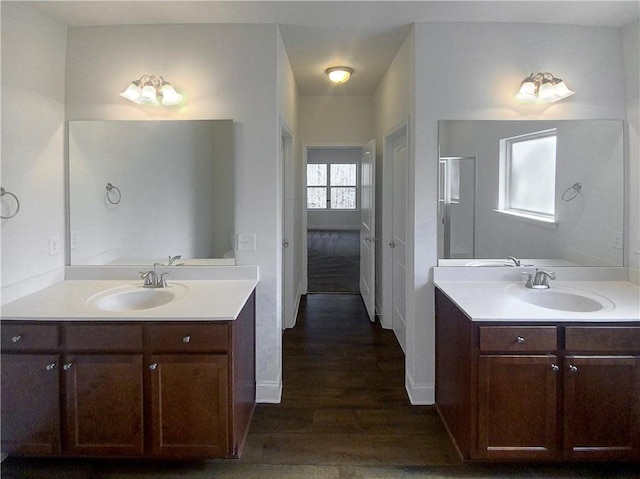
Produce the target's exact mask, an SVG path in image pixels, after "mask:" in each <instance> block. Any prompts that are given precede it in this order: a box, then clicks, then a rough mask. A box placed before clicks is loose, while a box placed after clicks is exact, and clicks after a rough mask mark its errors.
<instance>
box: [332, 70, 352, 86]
mask: <svg viewBox="0 0 640 479" xmlns="http://www.w3.org/2000/svg"><path fill="white" fill-rule="evenodd" d="M325 73H326V74H327V76H328V77H329V80H331V81H332V82H333V83H336V84H338V85H339V84H340V83H346V82H348V81H349V78H351V74H352V73H353V68H349V67H331V68H327V69H326V70H325Z"/></svg>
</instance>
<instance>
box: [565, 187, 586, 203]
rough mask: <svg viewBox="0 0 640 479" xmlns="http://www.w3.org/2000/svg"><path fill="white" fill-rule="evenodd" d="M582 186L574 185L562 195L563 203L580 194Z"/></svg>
mask: <svg viewBox="0 0 640 479" xmlns="http://www.w3.org/2000/svg"><path fill="white" fill-rule="evenodd" d="M581 189H582V185H581V184H580V183H574V184H573V185H571V186H570V187H569V188H567V189H566V190H564V193H562V201H571V200H572V199H574V198H575V197H576V196H578V195H579V194H580V190H581Z"/></svg>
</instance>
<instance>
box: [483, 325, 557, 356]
mask: <svg viewBox="0 0 640 479" xmlns="http://www.w3.org/2000/svg"><path fill="white" fill-rule="evenodd" d="M557 346H558V340H557V328H556V327H555V326H482V327H480V351H483V352H486V351H507V352H513V351H529V352H531V351H533V352H535V351H555V350H556V349H557Z"/></svg>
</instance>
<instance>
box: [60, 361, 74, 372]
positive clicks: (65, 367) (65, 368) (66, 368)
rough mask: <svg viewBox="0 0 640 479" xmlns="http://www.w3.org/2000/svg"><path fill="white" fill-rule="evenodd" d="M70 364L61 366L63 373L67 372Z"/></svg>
mask: <svg viewBox="0 0 640 479" xmlns="http://www.w3.org/2000/svg"><path fill="white" fill-rule="evenodd" d="M71 366H72V364H71V363H66V364H64V365H63V366H62V369H64V370H65V371H68V370H69V369H71Z"/></svg>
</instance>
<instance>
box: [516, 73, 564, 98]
mask: <svg viewBox="0 0 640 479" xmlns="http://www.w3.org/2000/svg"><path fill="white" fill-rule="evenodd" d="M573 94H574V92H573V91H571V90H569V88H568V87H567V85H566V84H565V83H564V82H563V81H562V80H561V79H560V78H556V77H554V76H553V75H552V74H551V73H549V72H545V73H537V74H535V75H534V74H533V73H532V74H531V75H530V76H529V77H527V78H525V79H524V80H523V81H522V84H521V85H520V91H519V92H518V93H517V94H516V96H515V97H514V100H515V101H517V102H518V103H537V104H542V103H552V102H555V101H558V100H562V99H563V98H567V97H568V96H571V95H573Z"/></svg>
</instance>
